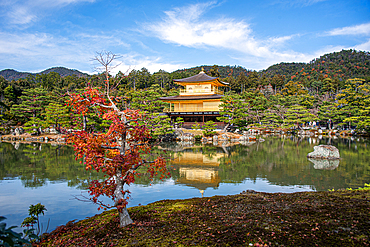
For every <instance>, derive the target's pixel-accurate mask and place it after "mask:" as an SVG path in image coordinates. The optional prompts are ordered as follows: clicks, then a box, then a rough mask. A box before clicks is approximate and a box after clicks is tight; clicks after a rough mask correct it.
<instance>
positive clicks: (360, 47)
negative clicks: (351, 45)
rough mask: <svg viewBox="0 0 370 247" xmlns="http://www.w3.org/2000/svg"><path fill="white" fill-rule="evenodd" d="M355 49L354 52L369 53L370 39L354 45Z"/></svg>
mask: <svg viewBox="0 0 370 247" xmlns="http://www.w3.org/2000/svg"><path fill="white" fill-rule="evenodd" d="M355 49H356V50H361V51H370V39H369V40H368V41H367V42H365V43H362V44H359V45H356V46H355Z"/></svg>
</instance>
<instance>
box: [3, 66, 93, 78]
mask: <svg viewBox="0 0 370 247" xmlns="http://www.w3.org/2000/svg"><path fill="white" fill-rule="evenodd" d="M50 72H56V73H58V74H59V75H60V76H61V77H66V76H72V75H76V76H77V77H88V76H90V75H89V74H87V73H84V72H81V71H79V70H77V69H69V68H65V67H51V68H49V69H45V70H43V71H41V72H37V73H31V72H20V71H17V70H15V69H3V70H1V71H0V76H2V77H4V78H5V79H6V80H8V81H12V80H15V81H16V80H19V79H23V78H27V76H30V75H33V76H36V75H41V74H49V73H50Z"/></svg>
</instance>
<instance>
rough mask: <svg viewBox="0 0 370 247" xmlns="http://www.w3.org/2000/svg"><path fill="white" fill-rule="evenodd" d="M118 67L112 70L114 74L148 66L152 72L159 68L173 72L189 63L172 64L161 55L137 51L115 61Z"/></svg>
mask: <svg viewBox="0 0 370 247" xmlns="http://www.w3.org/2000/svg"><path fill="white" fill-rule="evenodd" d="M115 65H116V67H115V68H114V69H113V70H112V71H111V73H112V74H113V75H115V74H117V73H118V72H119V71H121V72H122V73H129V72H130V71H131V70H133V69H135V70H141V69H142V68H146V69H148V70H149V72H150V73H155V72H158V71H159V70H164V71H166V72H172V71H175V70H177V69H180V68H186V67H188V65H185V64H171V63H165V62H162V59H161V58H160V57H149V56H142V55H140V54H136V53H130V54H124V55H121V57H120V58H119V59H118V60H117V61H115Z"/></svg>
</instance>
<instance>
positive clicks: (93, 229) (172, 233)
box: [37, 190, 370, 246]
mask: <svg viewBox="0 0 370 247" xmlns="http://www.w3.org/2000/svg"><path fill="white" fill-rule="evenodd" d="M369 207H370V190H352V191H351V190H338V191H328V192H296V193H264V192H255V191H246V192H242V193H240V194H237V195H228V196H213V197H204V198H192V199H184V200H161V201H157V202H154V203H150V204H148V205H145V206H136V207H131V208H128V211H129V214H130V216H131V218H132V219H133V221H134V223H133V224H130V225H128V226H125V227H123V228H120V227H119V219H118V213H117V210H115V209H113V210H109V211H105V212H102V213H101V214H97V215H95V216H93V217H90V218H87V219H84V220H80V221H77V222H74V221H71V222H68V223H67V224H66V225H62V226H59V227H58V228H57V229H55V230H54V231H52V232H51V233H49V234H45V235H44V236H43V241H42V242H41V243H40V244H38V245H37V246H338V245H341V246H369V245H370V211H369V210H368V209H369Z"/></svg>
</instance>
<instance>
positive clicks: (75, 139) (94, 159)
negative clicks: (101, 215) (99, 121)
mask: <svg viewBox="0 0 370 247" xmlns="http://www.w3.org/2000/svg"><path fill="white" fill-rule="evenodd" d="M111 100H112V98H111ZM117 100H119V99H117ZM112 102H113V103H114V102H115V99H113V100H112V101H109V100H108V98H107V95H106V94H105V93H101V92H100V91H99V89H97V88H91V87H88V88H86V89H85V91H84V92H82V93H79V94H72V95H71V98H70V100H69V102H68V104H70V105H71V106H72V107H73V108H74V109H75V112H77V113H80V114H85V113H87V112H89V111H90V110H91V109H93V110H94V111H95V110H97V111H98V112H99V114H98V116H100V117H102V118H103V119H105V120H108V121H109V123H110V126H109V129H108V130H107V132H105V133H104V132H95V133H88V132H86V131H76V132H72V133H70V134H68V136H67V142H68V143H69V144H72V145H73V146H74V150H75V154H76V157H77V158H79V159H81V160H83V163H84V165H85V166H86V169H87V170H93V169H94V170H95V171H97V172H102V173H104V175H105V176H104V177H105V179H104V180H102V181H92V182H91V183H90V186H89V194H90V196H91V197H92V198H91V200H92V201H93V202H95V203H98V204H101V202H100V201H99V200H98V198H99V196H102V195H104V196H108V197H110V198H111V199H112V200H116V199H117V198H121V196H122V194H123V195H125V194H126V193H129V192H128V191H123V186H124V185H125V184H126V185H129V184H131V183H134V182H135V176H137V175H139V174H138V172H136V169H138V168H139V167H140V166H145V167H146V168H147V173H148V174H149V177H150V179H152V178H153V177H154V176H155V175H159V176H160V179H163V178H165V177H166V176H167V175H169V173H167V168H166V162H165V160H164V159H163V158H162V157H158V158H157V159H156V160H155V161H154V162H147V161H146V160H145V158H144V157H143V155H145V154H150V152H151V147H150V145H149V143H148V141H149V139H150V130H149V129H148V128H147V126H146V125H145V123H144V122H143V121H142V118H143V116H142V115H141V113H140V112H139V111H138V110H129V109H127V110H125V111H122V112H120V111H118V110H117V108H116V106H114V107H110V108H109V107H108V108H107V107H104V106H111V104H112ZM117 193H118V194H119V193H121V196H119V195H117ZM116 197H117V198H116ZM123 198H124V199H120V200H119V201H116V202H115V205H116V207H117V208H118V209H121V208H123V207H125V206H126V205H127V197H123Z"/></svg>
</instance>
